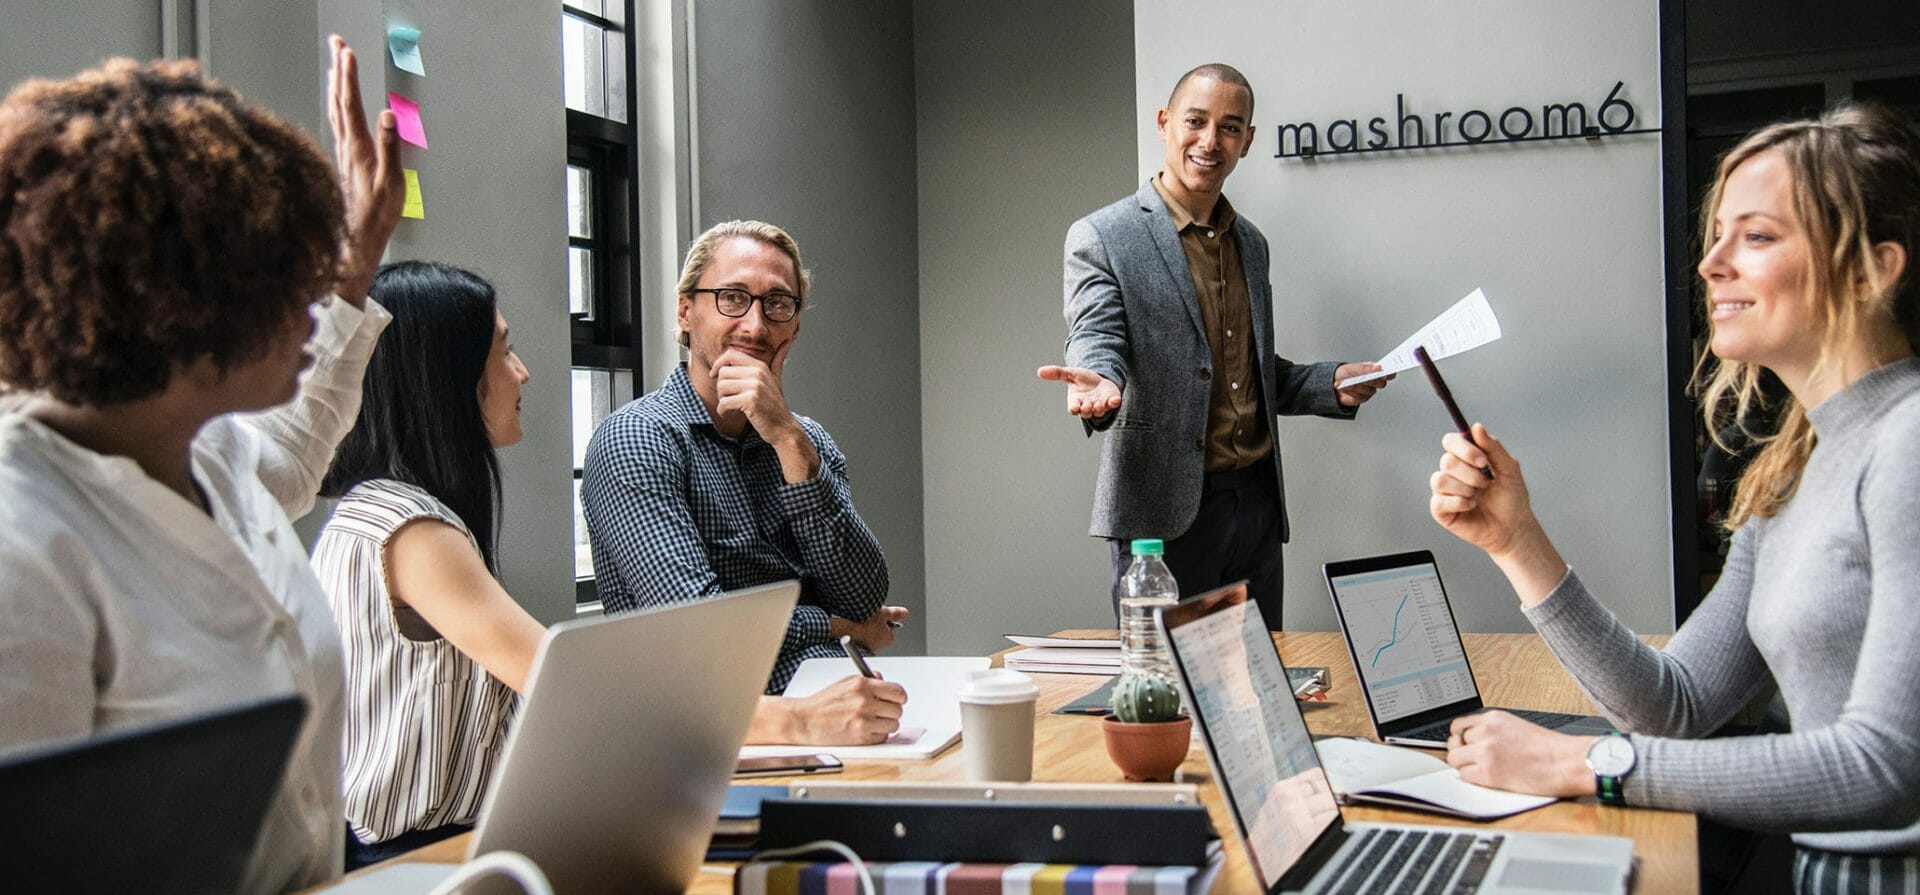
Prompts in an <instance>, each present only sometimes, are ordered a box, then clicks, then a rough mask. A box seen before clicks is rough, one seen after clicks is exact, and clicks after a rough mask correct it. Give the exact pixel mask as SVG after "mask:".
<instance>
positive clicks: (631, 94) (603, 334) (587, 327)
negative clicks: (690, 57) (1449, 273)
mask: <svg viewBox="0 0 1920 895" xmlns="http://www.w3.org/2000/svg"><path fill="white" fill-rule="evenodd" d="M609 2H610V3H619V4H622V6H623V7H624V10H625V20H626V22H627V23H628V24H625V25H623V24H621V23H619V22H615V21H613V20H612V19H609V18H606V17H604V16H600V15H596V14H594V13H591V12H587V11H584V10H580V9H577V8H575V7H573V6H570V5H568V4H567V3H566V2H565V0H562V2H561V3H560V4H559V7H560V15H561V17H562V19H563V25H562V27H563V28H564V27H565V25H564V20H565V19H566V18H568V17H572V18H576V19H579V20H581V21H583V22H585V23H587V24H590V25H593V26H595V27H597V28H600V29H602V30H603V31H604V32H608V33H613V34H618V35H619V39H620V40H622V41H624V43H625V51H624V52H623V53H621V60H622V63H623V64H622V66H621V69H620V71H618V72H617V73H616V72H613V71H605V75H606V78H607V79H611V78H612V77H614V76H616V74H617V76H618V77H620V78H621V79H623V80H624V81H625V85H626V86H625V89H624V90H623V91H621V93H622V94H623V95H624V97H625V101H626V110H625V112H626V116H625V117H626V121H624V122H622V121H616V120H613V119H611V118H603V117H601V116H598V115H594V114H592V113H589V112H583V111H580V110H578V109H572V108H566V109H565V114H566V129H567V158H566V162H567V164H568V165H569V166H576V167H580V168H583V169H585V170H586V171H587V172H588V173H589V175H590V178H591V180H592V184H591V188H590V190H589V204H590V206H591V207H590V211H589V223H590V227H591V232H592V236H589V237H575V236H573V235H572V234H571V232H569V233H568V237H567V243H568V246H569V248H570V249H571V248H575V247H578V248H586V249H588V250H589V251H590V252H591V257H592V259H593V267H592V275H591V277H590V280H589V283H588V294H589V300H588V305H589V307H590V309H591V310H590V311H589V312H588V313H587V314H575V313H572V311H571V307H570V305H569V310H568V317H569V324H570V325H569V331H570V334H571V343H572V356H571V364H570V369H573V368H585V369H595V370H606V371H609V373H610V375H611V376H612V377H613V379H614V382H615V388H614V389H613V391H612V393H613V394H619V393H621V392H622V391H623V390H622V389H620V388H619V387H618V382H619V379H620V377H622V376H625V377H627V378H628V383H629V385H628V388H627V389H625V390H624V391H626V392H627V393H630V394H634V395H638V394H641V371H642V368H643V365H642V361H643V356H642V349H641V341H640V336H641V332H640V330H641V320H642V319H643V318H642V305H641V300H642V298H643V296H642V294H641V292H642V290H641V283H642V282H644V281H643V280H642V279H641V275H642V269H641V252H640V248H639V247H640V239H639V233H638V232H637V231H638V221H639V218H638V216H637V214H636V211H637V209H638V208H639V201H640V170H639V136H638V124H637V122H638V120H639V108H638V105H639V103H638V96H639V92H640V91H639V90H638V89H637V84H636V78H635V74H636V56H637V54H636V49H637V48H636V46H635V40H634V32H633V26H632V23H634V22H635V21H637V19H636V17H635V13H636V10H635V2H634V0H609ZM562 64H563V65H564V64H567V63H566V62H565V61H563V63H562ZM603 71H604V68H603ZM605 86H606V81H605V79H603V81H602V83H601V84H600V85H599V87H600V89H602V90H605ZM563 106H564V100H563ZM569 200H571V194H569ZM569 265H571V261H569ZM569 270H571V266H569ZM572 473H573V479H574V480H575V481H578V480H580V479H581V478H582V475H583V470H582V469H581V468H580V467H573V470H572ZM598 601H599V589H598V586H597V583H596V581H595V579H594V578H593V577H579V576H578V575H577V569H576V577H575V578H574V602H575V605H576V607H577V608H578V609H579V610H580V611H591V610H593V609H594V608H597V607H596V605H595V604H597V603H598Z"/></svg>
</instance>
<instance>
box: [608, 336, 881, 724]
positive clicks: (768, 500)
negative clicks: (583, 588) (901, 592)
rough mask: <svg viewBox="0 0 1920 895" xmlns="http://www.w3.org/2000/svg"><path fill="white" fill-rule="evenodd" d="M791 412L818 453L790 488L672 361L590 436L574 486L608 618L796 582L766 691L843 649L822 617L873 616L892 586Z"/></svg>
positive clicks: (839, 480) (874, 544) (763, 451)
mask: <svg viewBox="0 0 1920 895" xmlns="http://www.w3.org/2000/svg"><path fill="white" fill-rule="evenodd" d="M795 418H796V419H798V420H799V421H800V425H801V426H802V427H803V428H805V430H806V433H807V437H808V438H810V439H812V441H813V446H814V449H815V450H817V451H819V453H820V472H819V474H817V475H815V476H814V477H813V478H812V479H811V480H808V481H805V482H801V483H799V484H797V485H789V484H787V482H786V478H785V476H784V475H783V474H782V473H781V471H780V458H779V456H778V455H776V454H775V453H774V450H773V446H772V445H770V444H768V443H767V442H766V441H764V440H762V439H761V438H760V436H759V434H757V433H755V432H754V431H753V430H752V429H751V428H749V429H748V430H747V431H746V433H745V434H743V435H742V436H741V437H740V438H739V439H737V440H736V439H731V438H727V437H725V436H723V435H721V434H720V433H719V431H718V430H717V429H715V428H714V425H713V417H712V416H711V415H710V414H708V413H707V407H706V405H705V404H704V403H702V402H701V400H700V396H699V395H698V394H697V393H695V392H694V390H693V382H692V380H690V379H688V377H687V367H686V364H684V363H682V364H681V365H680V368H679V369H677V370H675V371H674V373H673V375H672V376H671V377H669V378H668V379H667V383H666V384H665V385H663V386H661V387H660V388H659V390H657V391H654V392H652V393H650V394H647V395H645V396H642V397H640V398H638V399H636V400H634V401H632V402H630V403H628V404H627V405H626V406H625V407H622V408H620V409H619V410H617V411H615V412H614V413H613V414H612V415H611V416H608V417H607V418H606V420H605V421H604V422H602V423H601V424H600V427H599V429H597V430H595V431H594V433H593V441H592V442H591V443H589V444H588V446H587V461H586V469H585V472H584V477H583V480H582V482H581V489H580V502H581V506H582V508H583V510H584V512H585V515H586V519H587V534H588V537H589V538H590V539H591V540H592V542H593V569H594V574H595V575H596V576H597V577H598V579H599V589H600V599H601V602H602V603H603V605H604V606H605V607H606V610H607V611H608V612H631V611H633V610H636V609H642V608H647V607H653V606H665V605H669V604H673V603H683V602H686V601H689V600H697V599H702V598H706V597H715V596H719V595H720V594H722V593H724V592H727V591H734V590H739V589H741V588H746V587H753V586H755V585H760V584H767V583H769V582H774V581H784V580H787V579H791V578H797V579H799V580H800V585H801V586H800V604H799V605H798V606H796V607H794V610H793V619H792V621H791V622H790V623H789V624H788V625H787V636H786V640H785V642H783V643H782V644H781V645H780V656H779V660H778V661H777V662H776V663H775V664H774V668H773V675H772V677H770V678H769V679H768V681H767V690H766V692H768V693H774V694H777V693H780V692H781V691H782V690H784V689H785V688H786V686H787V681H788V680H789V679H790V678H792V677H793V672H794V670H795V669H796V668H798V667H799V666H800V663H801V662H802V661H803V660H806V659H810V658H814V657H816V656H835V655H842V653H841V652H840V646H839V644H838V643H835V642H834V641H832V640H831V639H830V638H829V637H828V621H827V620H828V617H829V616H839V617H841V618H847V619H853V620H861V619H865V618H867V617H869V616H871V615H872V614H873V613H874V612H875V611H877V610H879V608H880V603H881V600H883V599H884V598H885V597H886V595H887V585H888V581H887V561H886V557H885V556H883V555H881V552H880V543H879V542H878V541H876V540H874V537H873V532H871V531H868V530H867V524H866V523H865V522H863V521H861V519H860V514H859V513H857V512H855V511H854V508H853V492H852V490H851V489H849V488H848V486H847V460H846V457H844V456H842V455H841V453H840V449H839V448H838V447H836V446H834V443H833V439H832V438H831V437H829V436H828V435H827V430H826V429H824V428H821V426H820V424H819V423H816V422H814V421H813V420H810V419H808V418H806V417H804V416H799V415H798V414H795Z"/></svg>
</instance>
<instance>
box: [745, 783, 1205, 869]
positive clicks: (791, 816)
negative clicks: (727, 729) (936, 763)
mask: <svg viewBox="0 0 1920 895" xmlns="http://www.w3.org/2000/svg"><path fill="white" fill-rule="evenodd" d="M1211 837H1212V828H1211V826H1210V825H1209V824H1208V822H1207V809H1206V808H1204V807H1202V806H1199V805H1101V804H1080V803H1070V804H1069V803H1034V802H1022V803H1016V802H955V801H911V800H875V801H835V800H823V799H768V800H767V801H766V802H763V803H762V804H761V806H760V843H759V847H760V848H763V849H772V848H790V847H793V846H796V845H803V844H805V843H808V842H813V841H816V840H820V839H831V840H835V841H837V842H841V843H844V844H845V845H846V846H847V847H848V848H851V849H853V851H854V853H855V854H857V855H859V856H860V857H861V859H862V860H867V861H943V862H950V861H967V862H975V863H992V864H1019V863H1028V862H1032V863H1040V864H1146V865H1164V866H1196V867H1197V866H1203V865H1205V864H1206V863H1207V842H1208V840H1209V839H1210V838H1211Z"/></svg>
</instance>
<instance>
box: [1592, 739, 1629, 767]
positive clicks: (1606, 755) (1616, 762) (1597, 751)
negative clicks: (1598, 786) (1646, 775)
mask: <svg viewBox="0 0 1920 895" xmlns="http://www.w3.org/2000/svg"><path fill="white" fill-rule="evenodd" d="M1633 758H1634V755H1633V743H1631V742H1629V741H1628V740H1627V738H1626V737H1621V736H1603V737H1601V738H1600V739H1598V740H1595V741H1594V743H1593V745H1591V746H1588V747H1587V767H1589V768H1592V769H1593V772H1594V773H1595V774H1598V775H1600V776H1602V777H1619V776H1621V775H1623V774H1625V773H1626V772H1628V771H1631V770H1633Z"/></svg>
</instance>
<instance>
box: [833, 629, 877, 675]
mask: <svg viewBox="0 0 1920 895" xmlns="http://www.w3.org/2000/svg"><path fill="white" fill-rule="evenodd" d="M840 648H841V649H843V650H846V651H847V658H849V659H852V660H853V667H855V668H858V669H860V676H861V677H870V678H873V679H874V680H879V679H880V675H877V674H874V673H873V668H872V667H870V666H868V665H867V660H865V659H862V658H860V648H859V647H857V646H854V645H853V635H852V634H842V635H840Z"/></svg>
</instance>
